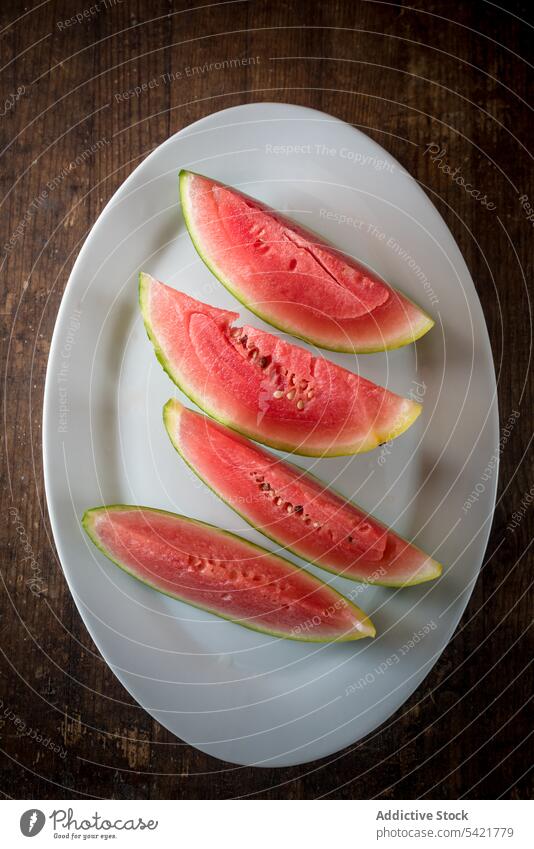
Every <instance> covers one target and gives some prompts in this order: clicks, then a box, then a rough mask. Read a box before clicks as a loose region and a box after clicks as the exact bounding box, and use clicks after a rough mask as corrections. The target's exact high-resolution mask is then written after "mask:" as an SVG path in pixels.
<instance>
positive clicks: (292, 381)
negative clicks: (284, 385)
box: [289, 374, 295, 386]
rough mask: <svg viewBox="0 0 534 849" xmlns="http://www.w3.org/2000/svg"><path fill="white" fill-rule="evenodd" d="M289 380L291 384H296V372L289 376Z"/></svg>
mask: <svg viewBox="0 0 534 849" xmlns="http://www.w3.org/2000/svg"><path fill="white" fill-rule="evenodd" d="M289 382H290V384H291V386H294V385H295V375H294V374H292V375H291V377H290V378H289Z"/></svg>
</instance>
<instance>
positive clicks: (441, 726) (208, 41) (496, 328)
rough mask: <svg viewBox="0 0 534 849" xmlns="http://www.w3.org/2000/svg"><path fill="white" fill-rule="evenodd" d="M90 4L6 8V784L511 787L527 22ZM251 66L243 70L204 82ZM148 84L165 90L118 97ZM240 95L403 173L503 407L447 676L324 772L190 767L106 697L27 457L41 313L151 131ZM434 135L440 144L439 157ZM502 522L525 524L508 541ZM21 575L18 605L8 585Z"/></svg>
mask: <svg viewBox="0 0 534 849" xmlns="http://www.w3.org/2000/svg"><path fill="white" fill-rule="evenodd" d="M84 2H86V0H68V2H67V1H66V0H57V2H54V0H44V2H38V0H30V2H29V3H26V2H22V0H3V2H2V4H1V7H0V17H1V29H2V33H1V35H0V44H1V46H2V66H4V67H3V70H2V92H3V95H2V101H3V100H4V99H5V101H6V102H5V103H4V106H3V108H2V109H1V121H0V131H1V134H2V140H1V141H2V150H3V153H2V160H1V161H2V170H1V179H2V204H3V214H2V217H1V220H0V227H1V228H2V236H1V240H0V245H2V246H3V247H2V250H1V252H0V253H1V258H2V259H1V261H2V271H3V285H2V303H3V306H2V324H3V331H2V342H3V380H4V384H3V388H4V392H5V407H4V422H3V425H4V427H3V429H2V439H3V460H4V471H3V478H2V483H3V486H2V510H1V513H0V515H1V516H2V520H3V521H2V527H1V531H0V533H1V537H2V577H3V585H2V599H3V600H2V612H1V620H0V621H1V631H2V658H1V667H0V668H1V679H0V681H1V684H0V694H1V695H0V698H1V699H2V700H3V705H2V707H1V708H0V725H1V728H0V734H1V748H2V751H3V755H2V758H3V772H2V776H3V780H2V785H1V788H2V791H3V793H4V794H5V795H6V796H9V797H19V798H21V797H23V798H30V797H37V798H39V797H40V798H58V797H68V798H85V797H91V796H96V797H106V798H107V797H115V798H126V799H128V798H148V797H151V798H182V797H203V798H228V797H235V796H242V795H247V796H250V795H252V796H257V797H260V798H279V797H281V798H285V797H289V798H310V797H318V796H328V797H337V798H359V797H362V798H370V797H375V796H379V797H382V798H417V797H425V798H440V797H445V798H458V797H463V796H465V797H468V798H478V797H482V798H488V797H490V798H494V797H496V796H500V795H503V796H505V797H524V796H525V795H527V794H528V793H529V775H528V768H529V765H530V763H531V760H532V758H531V755H532V748H530V749H529V744H528V735H529V734H530V733H531V727H532V716H530V718H529V717H528V715H527V709H528V708H527V700H528V697H529V694H530V693H531V692H532V677H531V675H529V672H528V669H527V664H528V662H529V659H530V657H531V655H532V642H530V645H529V631H528V628H529V625H530V623H531V607H530V609H529V604H528V600H527V599H528V597H527V590H528V586H529V575H528V570H527V559H526V550H527V547H528V544H529V541H530V539H531V536H532V534H531V533H530V532H529V531H531V524H530V521H529V519H531V517H532V508H531V507H530V506H529V505H530V501H529V499H530V500H532V493H534V490H531V487H532V476H531V470H532V463H530V464H529V463H528V461H527V455H526V454H525V452H526V451H527V447H528V444H529V439H530V437H531V424H532V415H531V410H532V381H531V380H529V377H530V373H529V357H530V350H531V349H530V333H531V329H532V321H531V319H532V316H531V304H530V302H529V299H528V295H527V281H528V280H529V278H530V276H531V272H532V236H533V229H532V228H533V226H534V222H533V221H532V220H529V218H528V215H529V207H528V203H530V204H531V205H532V206H533V207H534V186H533V184H532V156H531V154H530V153H529V146H530V143H531V134H529V130H530V129H531V127H532V118H531V113H530V111H529V107H528V105H527V103H526V102H525V101H526V100H527V98H528V95H529V93H530V92H529V90H528V83H529V70H530V68H529V65H528V63H527V61H526V60H527V59H528V58H529V57H530V58H532V57H531V54H532V50H531V45H532V30H531V28H529V27H528V26H527V25H526V24H525V23H523V22H522V20H521V18H522V17H524V16H525V15H526V14H527V4H526V3H520V2H517V3H509V4H508V6H509V10H510V11H509V12H503V11H499V9H498V7H497V6H496V5H494V4H490V3H486V2H482V0H479V2H473V3H463V4H450V3H447V2H445V0H441V2H438V0H436V2H425V3H421V2H419V3H418V4H417V5H418V6H419V7H420V8H419V9H416V8H408V7H404V8H402V7H401V6H399V5H398V4H397V3H394V2H378V0H376V1H375V0H371V2H365V1H364V0H345V2H343V0H329V2H326V0H323V2H313V0H312V2H298V0H294V2H284V0H274V2H272V0H250V2H246V0H245V2H238V0H236V2H225V3H219V4H217V3H215V4H214V5H206V3H205V2H204V0H199V2H197V3H195V2H192V3H189V2H185V0H176V2H170V0H153V1H152V2H149V0H122V2H120V0H106V2H104V0H100V3H96V11H95V4H92V5H91V4H89V3H88V2H87V3H86V5H85V6H84ZM76 15H78V16H79V17H78V19H77V18H76ZM80 15H81V17H80ZM451 18H454V20H452V19H451ZM250 57H254V62H248V63H246V64H245V63H243V62H239V63H237V62H234V63H227V65H230V67H224V68H223V69H217V68H211V69H210V68H209V65H210V63H211V64H215V63H220V62H223V61H224V60H230V59H244V58H250ZM187 68H189V69H193V68H197V69H200V70H197V71H195V72H192V71H191V72H190V73H188V72H187V70H186V69H187ZM178 72H181V74H180V73H178ZM164 74H167V75H168V80H167V82H166V83H164V84H161V85H158V86H152V87H150V86H149V85H146V87H145V89H144V90H143V88H142V90H141V92H140V94H139V95H136V96H133V97H129V98H122V99H121V98H118V97H117V94H119V95H120V94H121V93H123V92H126V91H128V90H131V89H133V88H134V87H136V86H140V87H143V83H148V81H150V80H152V79H154V78H157V77H161V75H164ZM531 80H532V77H531V76H530V82H531ZM252 101H288V102H293V103H298V104H303V105H306V106H313V107H316V108H318V109H322V110H325V111H326V112H329V113H331V114H333V115H336V116H338V117H340V118H343V119H344V120H346V121H349V122H350V123H352V124H354V125H355V126H357V127H359V128H361V129H363V130H364V131H365V132H367V133H369V135H370V136H371V137H372V138H374V139H376V140H377V141H378V142H379V143H380V144H382V145H383V146H384V147H385V148H387V150H389V151H391V153H392V154H393V155H394V156H395V157H397V159H399V160H400V162H401V163H402V164H403V165H404V166H405V168H406V169H407V170H408V171H409V172H410V173H411V174H413V175H414V176H415V177H416V178H417V179H418V180H419V181H420V184H421V186H422V187H423V188H424V190H425V191H426V192H427V194H428V195H429V196H430V198H431V199H432V201H433V202H434V203H435V204H436V205H437V207H438V209H439V211H440V212H441V214H442V215H443V216H444V218H445V220H446V221H447V223H448V225H449V227H450V228H451V230H452V232H453V234H454V236H455V238H456V239H457V241H458V243H459V245H460V248H461V250H462V252H463V255H464V257H465V259H466V261H467V264H468V266H469V268H470V271H471V273H472V276H473V279H474V281H475V286H476V288H477V291H478V294H479V296H480V299H481V301H482V305H483V308H484V313H485V316H486V320H487V323H488V328H489V333H490V336H491V341H492V345H493V351H494V356H495V364H496V369H497V374H498V384H499V399H500V411H501V422H502V423H503V424H504V423H505V422H506V421H508V419H509V417H510V415H511V414H512V413H513V411H514V410H517V411H519V413H520V416H519V418H518V419H517V421H516V424H515V427H514V429H513V433H512V435H511V436H510V438H509V439H508V440H507V441H506V444H505V445H504V446H503V450H502V455H501V458H500V460H501V467H500V486H499V500H498V506H497V510H496V514H495V520H494V525H493V530H492V535H491V541H490V544H489V548H488V552H487V559H486V562H485V564H484V567H483V570H482V574H481V576H480V579H479V581H478V583H477V585H476V587H475V591H474V593H473V596H472V599H471V602H470V604H469V607H468V609H467V611H466V613H465V616H464V618H463V620H462V623H461V626H460V627H459V628H458V630H457V632H456V634H455V636H454V638H453V639H452V641H451V643H450V645H449V646H448V648H447V649H446V651H445V652H444V653H443V655H442V657H441V658H440V660H439V662H438V663H437V665H436V666H435V668H434V669H433V671H432V672H431V674H430V675H429V676H428V678H427V679H426V681H425V682H424V684H423V685H422V686H421V687H420V688H419V690H418V691H417V692H416V693H415V694H414V696H413V697H412V698H411V699H410V700H409V702H408V703H406V704H405V705H404V707H403V708H402V709H401V710H400V711H399V712H398V713H397V714H396V715H395V716H394V717H392V718H391V720H390V721H389V722H388V723H387V725H386V726H385V727H383V728H382V729H380V730H379V731H377V732H376V733H374V734H373V735H372V736H371V737H369V738H368V739H366V740H363V741H361V742H360V743H358V744H357V745H356V746H354V747H352V748H351V749H349V750H347V751H344V752H341V753H339V754H338V755H336V756H335V757H332V758H330V759H328V760H326V761H321V762H318V763H314V764H309V765H307V766H303V767H299V768H291V769H283V770H274V769H273V770H269V769H267V770H260V769H245V768H237V767H233V766H231V765H225V764H222V763H219V762H216V761H215V760H213V759H210V758H208V757H205V756H204V755H202V754H200V753H199V752H197V751H195V750H194V749H192V748H190V747H188V746H187V745H185V744H181V743H180V742H178V741H177V740H176V739H175V738H174V737H172V735H170V734H169V733H168V732H167V731H165V730H164V729H163V728H161V727H160V726H159V725H158V724H157V723H156V722H155V721H153V720H152V719H151V718H150V717H149V716H148V715H147V714H146V713H145V712H144V711H143V710H142V709H141V708H139V707H138V706H137V705H136V704H134V703H133V701H132V699H131V698H130V697H129V696H128V694H127V693H126V692H125V691H124V690H123V689H122V687H121V685H120V684H119V682H118V681H117V680H116V678H115V677H114V675H113V674H112V673H111V671H110V670H109V669H108V667H107V666H106V664H105V663H104V662H103V660H102V659H101V657H100V656H99V654H98V652H97V650H96V649H95V646H94V645H93V644H92V642H91V639H90V638H89V635H88V634H87V632H86V630H85V628H84V626H83V625H82V622H81V620H80V617H79V615H78V612H77V610H76V608H75V606H74V603H73V601H72V598H71V596H70V593H69V591H68V589H67V586H66V583H65V580H64V577H63V573H62V571H61V568H60V565H59V562H58V559H57V555H56V553H55V549H54V544H53V540H52V538H51V534H50V528H49V524H48V520H47V512H46V502H45V498H44V491H43V480H42V460H41V411H42V398H43V384H44V378H45V369H46V362H47V356H48V350H49V344H50V339H51V335H52V331H53V327H54V321H55V318H56V313H57V310H58V307H59V304H60V301H61V296H62V293H63V289H64V287H65V285H66V283H67V280H68V277H69V272H70V269H71V267H72V264H73V261H74V259H75V257H76V255H77V253H78V251H79V250H80V247H81V245H82V244H83V242H84V239H85V238H86V236H87V234H88V232H89V230H90V229H91V227H92V225H93V223H94V221H95V219H96V217H97V215H98V214H99V212H100V211H101V209H102V207H103V206H104V204H105V203H106V202H107V201H108V200H109V198H110V197H111V196H112V194H113V193H114V191H115V190H116V189H117V187H118V186H119V185H120V184H121V183H122V181H123V180H124V179H125V178H126V177H127V176H128V174H130V172H131V171H132V170H133V168H135V166H136V165H137V164H138V163H139V162H140V161H141V160H142V159H143V158H144V157H145V156H146V155H147V153H149V151H151V150H152V149H153V148H154V147H156V146H157V145H159V144H160V143H161V142H162V141H164V140H165V139H166V138H167V137H168V136H169V135H171V134H172V133H174V132H176V131H177V130H179V129H181V128H182V127H184V126H186V125H187V124H189V123H190V122H192V121H195V120H197V119H198V118H201V117H202V116H204V115H207V114H209V113H211V112H213V111H215V110H219V109H222V108H224V107H228V106H232V105H235V104H239V103H249V102H252ZM100 140H104V142H102V143H101V144H100V145H99V144H98V142H99V141H100ZM108 141H110V142H111V143H107V142H108ZM95 145H96V146H97V149H96V150H95V149H94V147H95ZM428 145H435V146H437V149H438V151H442V150H444V151H445V152H444V153H443V154H442V155H441V158H440V157H438V158H436V159H435V161H433V160H432V158H431V156H430V155H429V153H428V152H427V146H428ZM87 150H89V151H90V152H89V154H86V155H85V156H83V152H84V151H87ZM77 157H78V160H77V164H75V165H74V167H71V168H69V163H72V162H74V161H75V160H76V158H77ZM80 157H82V159H81V162H80ZM444 163H448V164H449V166H450V168H449V173H447V169H445V168H444V167H442V166H443V165H444ZM455 169H457V170H455ZM459 176H463V177H464V178H465V181H466V182H467V183H468V184H469V185H470V186H471V187H472V188H471V189H469V190H468V189H467V188H466V187H465V186H462V185H461V184H460V182H459V180H458V177H459ZM50 181H51V185H52V186H53V188H51V189H50V190H49V191H48V192H47V193H46V196H43V191H44V190H45V189H46V187H47V183H48V182H50ZM525 195H529V196H530V201H529V200H528V198H525V197H524V196H525ZM484 197H486V200H485V201H484V199H483V198H484ZM493 205H494V208H492V206H493ZM530 213H532V209H530ZM514 513H516V514H518V515H519V516H520V521H519V522H518V526H517V527H515V528H511V527H510V523H511V522H512V516H513V514H514ZM529 526H530V527H529ZM32 574H33V575H34V576H36V578H37V580H38V584H37V585H36V586H37V589H38V590H39V591H38V592H36V593H32V592H31V591H29V589H28V586H27V583H26V582H27V579H28V576H30V575H32ZM39 737H40V738H41V740H40V741H39V739H38V738H39Z"/></svg>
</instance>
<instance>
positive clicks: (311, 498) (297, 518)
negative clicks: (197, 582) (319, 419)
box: [163, 399, 441, 587]
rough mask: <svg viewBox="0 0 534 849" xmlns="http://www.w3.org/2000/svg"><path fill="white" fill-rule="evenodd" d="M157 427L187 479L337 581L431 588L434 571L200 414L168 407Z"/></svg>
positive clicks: (321, 489)
mask: <svg viewBox="0 0 534 849" xmlns="http://www.w3.org/2000/svg"><path fill="white" fill-rule="evenodd" d="M163 420H164V422H165V427H166V428H167V432H168V434H169V436H170V438H171V441H172V443H173V445H174V447H175V448H176V450H177V451H178V452H179V454H180V455H181V456H182V458H183V459H184V460H185V462H186V463H187V464H188V465H189V466H190V467H191V468H192V469H193V471H194V472H196V474H197V475H198V476H199V477H200V478H201V479H202V480H203V481H204V482H205V483H206V484H207V485H208V486H209V487H210V488H211V489H212V490H213V491H214V492H215V493H216V494H217V495H218V496H219V497H220V498H222V499H223V501H225V502H226V503H227V504H228V505H229V506H230V507H232V508H233V509H234V510H235V511H236V512H237V513H239V514H240V515H241V516H242V517H243V518H244V519H245V520H246V521H247V522H249V523H250V524H251V525H252V526H253V527H255V528H257V530H259V531H261V532H262V533H263V534H265V536H268V537H270V538H271V539H273V540H274V541H275V542H278V543H279V544H280V545H282V546H284V547H285V548H287V549H289V550H290V551H292V552H293V553H294V554H298V555H299V556H300V557H302V558H304V559H305V560H308V561H310V562H313V563H316V564H317V565H318V566H321V567H322V568H323V569H328V570H329V571H331V572H335V573H338V574H342V575H343V577H344V578H351V579H352V580H355V581H364V582H366V583H371V584H382V585H385V586H392V587H398V586H408V585H413V584H419V583H422V582H423V581H431V580H432V579H433V578H437V577H438V576H439V575H440V574H441V566H440V564H439V563H437V562H436V561H435V560H433V559H432V558H431V557H428V555H426V554H425V553H424V552H423V551H421V550H420V549H418V548H416V546H414V545H411V544H410V543H409V542H407V541H406V540H404V539H402V538H401V537H399V536H397V534H395V533H393V531H391V530H389V529H388V528H386V527H385V526H384V525H382V524H381V523H380V522H378V521H377V520H376V519H374V518H373V517H372V516H369V515H368V514H366V513H365V511H363V510H362V509H360V508H359V507H357V506H356V505H355V504H352V503H351V502H350V501H349V502H348V501H345V500H344V499H343V498H342V497H341V496H340V495H338V494H337V493H336V492H333V491H332V490H330V489H328V488H327V487H326V486H325V485H324V484H322V483H321V482H320V481H319V480H317V479H316V478H314V477H311V476H310V475H308V474H306V472H304V471H303V470H302V469H299V468H297V467H296V466H293V465H291V464H289V463H285V462H283V461H281V460H278V459H277V458H276V457H274V456H273V455H272V454H269V453H268V452H267V451H265V450H263V449H262V448H259V447H258V446H257V445H254V444H253V443H251V442H249V441H248V440H247V439H243V437H241V436H238V435H237V434H235V433H233V432H232V431H230V430H228V429H227V428H225V427H223V426H222V425H219V424H217V423H216V422H214V421H212V420H211V419H208V418H207V417H206V416H203V415H202V414H201V413H196V412H194V411H193V410H189V409H187V407H184V406H182V404H180V403H179V402H178V401H176V400H174V399H173V400H171V401H169V402H168V403H167V404H166V405H165V407H164V410H163Z"/></svg>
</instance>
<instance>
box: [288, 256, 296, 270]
mask: <svg viewBox="0 0 534 849" xmlns="http://www.w3.org/2000/svg"><path fill="white" fill-rule="evenodd" d="M296 267H297V260H296V259H292V260H291V261H290V263H289V270H290V271H294V270H295V268H296Z"/></svg>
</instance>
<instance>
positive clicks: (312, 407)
mask: <svg viewBox="0 0 534 849" xmlns="http://www.w3.org/2000/svg"><path fill="white" fill-rule="evenodd" d="M139 301H140V304H141V310H142V312H143V318H144V321H145V326H146V329H147V332H148V335H149V337H150V339H151V340H152V342H153V344H154V347H155V349H156V354H157V356H158V359H159V360H160V362H161V364H162V365H163V367H164V369H165V370H166V371H167V373H168V374H169V376H170V377H171V378H172V380H174V382H175V383H176V384H177V385H178V386H179V387H180V389H182V391H183V392H185V394H186V395H188V396H189V397H190V398H191V399H192V400H193V401H194V402H195V404H197V406H199V407H201V408H202V409H203V410H205V411H206V412H207V413H209V415H211V416H213V417H214V418H216V419H218V420H219V421H221V422H223V423H224V424H226V425H228V426H229V427H231V428H233V429H234V430H237V431H239V432H240V433H242V434H244V435H245V436H248V437H251V438H252V439H256V440H258V441H259V442H263V443H265V444H266V445H271V446H272V447H274V448H280V449H284V450H286V451H292V452H294V453H296V454H305V455H308V456H326V457H334V456H339V455H344V454H357V453H359V452H361V451H369V450H370V449H372V448H376V446H377V445H379V444H380V443H382V442H387V441H389V440H391V439H394V438H395V437H396V436H399V435H400V434H401V433H403V432H404V431H405V430H406V429H407V428H408V427H409V426H410V425H411V424H412V423H413V422H414V421H415V419H416V418H417V416H418V415H419V413H420V412H421V405H420V404H418V403H416V402H415V401H411V400H409V399H408V398H401V397H400V396H399V395H394V394H393V392H389V391H388V390H387V389H384V388H383V387H381V386H377V385H376V384H375V383H371V381H369V380H365V378H363V377H359V376H358V375H356V374H354V373H353V372H351V371H348V370H347V369H344V368H341V367H340V366H337V365H335V364H334V363H331V362H329V361H328V360H327V359H325V358H324V357H321V358H318V357H314V356H312V355H311V354H310V353H309V352H308V351H306V350H305V349H304V348H300V347H297V346H296V345H291V344H290V343H288V342H286V341H284V340H282V339H279V338H278V337H277V336H273V335H272V334H271V333H265V332H264V331H263V330H258V329H257V328H255V327H249V326H247V325H245V326H243V327H234V326H233V324H234V322H235V320H236V319H237V318H238V314H237V313H234V312H229V311H227V310H220V309H216V308H215V307H212V306H209V305H208V304H203V303H201V302H200V301H196V300H194V299H193V298H190V297H188V296H187V295H184V294H183V293H182V292H178V291H176V290H175V289H171V288H170V287H168V286H165V285H164V284H163V283H159V282H158V281H157V280H155V279H154V278H153V277H151V276H150V275H148V274H141V275H140V282H139Z"/></svg>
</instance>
